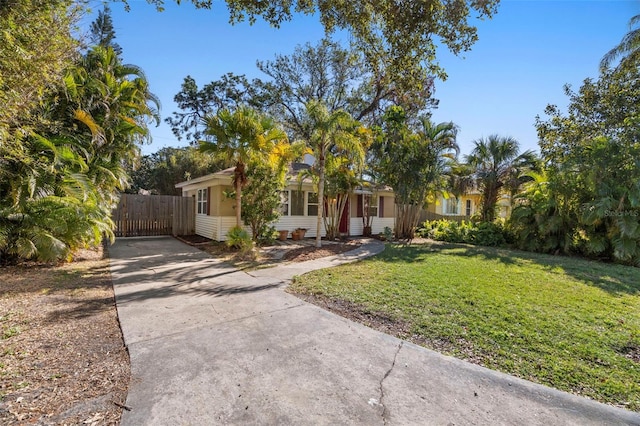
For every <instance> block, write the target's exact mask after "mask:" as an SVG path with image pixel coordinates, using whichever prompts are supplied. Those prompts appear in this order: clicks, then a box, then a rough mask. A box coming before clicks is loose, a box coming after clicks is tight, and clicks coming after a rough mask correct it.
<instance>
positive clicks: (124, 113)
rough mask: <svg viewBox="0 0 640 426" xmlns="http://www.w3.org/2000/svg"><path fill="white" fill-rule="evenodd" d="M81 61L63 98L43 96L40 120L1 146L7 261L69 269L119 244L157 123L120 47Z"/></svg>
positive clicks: (1, 250)
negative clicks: (79, 254)
mask: <svg viewBox="0 0 640 426" xmlns="http://www.w3.org/2000/svg"><path fill="white" fill-rule="evenodd" d="M47 4H48V3H47ZM52 4H54V3H53V2H52ZM34 10H36V11H37V10H40V11H51V10H57V9H55V8H53V6H42V9H34ZM23 18H24V17H23ZM40 18H41V16H40V15H38V14H36V16H35V17H34V19H40ZM62 22H64V21H62ZM76 55H77V59H76V60H75V61H74V62H73V63H68V64H67V70H66V72H65V73H64V74H59V75H58V80H57V83H58V86H57V87H56V88H55V90H54V89H50V90H49V91H48V92H46V93H45V92H41V93H42V94H43V95H44V96H43V99H42V100H41V101H40V102H39V103H38V104H37V105H32V106H31V108H30V109H29V114H27V117H37V120H31V121H30V122H28V123H27V125H26V126H20V125H17V126H14V127H13V130H10V131H9V137H7V138H6V139H4V140H3V143H2V144H0V154H1V155H0V158H1V160H0V166H1V167H0V224H1V226H0V229H1V231H0V258H2V259H4V260H10V259H15V258H23V259H31V258H35V259H39V260H56V259H62V258H66V257H69V256H70V255H71V253H72V252H73V250H75V249H76V248H78V247H81V246H84V245H87V244H98V243H99V242H100V241H101V239H102V237H103V235H105V234H106V235H108V236H109V235H111V236H112V235H113V234H112V233H111V227H112V223H111V219H110V216H111V209H112V208H113V207H114V204H115V202H116V200H117V191H119V190H123V189H124V188H125V187H126V185H127V184H128V176H127V174H126V166H127V164H131V163H132V162H133V161H135V159H136V158H137V155H138V148H137V144H139V143H141V142H143V141H145V140H146V138H147V136H148V131H147V125H148V123H149V120H150V119H153V118H157V110H156V106H157V104H156V103H155V102H154V101H155V97H154V96H153V95H152V94H151V92H150V91H149V88H148V83H147V81H146V79H145V77H144V74H143V73H142V71H141V70H140V69H139V68H138V67H135V66H132V65H125V64H123V63H122V62H121V61H120V58H119V57H118V55H116V54H115V52H114V51H113V49H112V48H111V47H110V46H107V47H100V46H96V47H94V48H91V49H90V50H89V51H88V52H87V53H86V54H84V55H79V54H78V53H77V52H76ZM47 75H48V74H47ZM51 78H52V80H51V81H53V82H55V79H54V78H53V77H51Z"/></svg>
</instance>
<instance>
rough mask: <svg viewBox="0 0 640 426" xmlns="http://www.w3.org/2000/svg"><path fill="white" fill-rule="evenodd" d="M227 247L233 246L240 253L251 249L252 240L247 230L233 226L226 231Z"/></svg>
mask: <svg viewBox="0 0 640 426" xmlns="http://www.w3.org/2000/svg"><path fill="white" fill-rule="evenodd" d="M226 244H227V247H230V248H234V249H237V250H239V251H240V253H248V252H249V251H251V250H252V249H253V241H252V240H251V236H250V235H249V233H248V232H247V231H245V230H244V229H242V228H240V227H239V226H234V227H233V228H231V229H229V231H228V232H227V242H226Z"/></svg>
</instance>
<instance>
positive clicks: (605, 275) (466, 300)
mask: <svg viewBox="0 0 640 426" xmlns="http://www.w3.org/2000/svg"><path fill="white" fill-rule="evenodd" d="M290 291H292V292H298V293H305V294H315V295H318V294H321V295H324V296H327V297H329V298H332V299H341V300H347V301H349V302H352V303H355V304H357V305H358V306H359V307H361V308H362V309H363V310H364V311H366V312H370V313H375V314H382V315H384V316H387V317H391V318H393V319H394V320H398V321H402V322H403V323H408V324H409V328H410V330H411V334H413V336H412V338H413V340H417V341H422V342H426V343H425V345H426V346H430V347H432V348H434V349H436V350H438V351H440V352H444V353H446V354H448V355H453V356H455V357H458V358H462V359H467V360H470V361H473V362H475V363H479V364H481V365H484V366H486V367H489V368H492V369H495V370H500V371H503V372H506V373H509V374H513V375H515V376H518V377H522V378H525V379H528V380H531V381H534V382H538V383H542V384H545V385H549V386H552V387H555V388H557V389H561V390H565V391H569V392H572V393H575V394H579V395H584V396H588V397H590V398H593V399H596V400H599V401H602V402H607V403H610V404H614V405H618V406H623V407H626V408H628V409H631V410H635V411H640V269H638V268H632V267H626V266H621V265H612V264H604V263H598V262H592V261H587V260H582V259H574V258H567V257H557V256H547V255H538V254H533V253H525V252H519V251H509V250H501V249H491V248H480V247H471V246H461V245H447V244H440V243H432V244H425V245H419V246H416V245H413V246H410V247H400V246H392V245H387V249H386V250H385V251H384V252H383V253H382V254H381V255H379V256H376V257H374V258H370V259H367V260H365V261H363V262H359V263H356V264H351V265H344V266H341V267H338V268H333V269H328V270H321V271H316V272H313V273H310V274H306V275H304V276H302V277H298V278H296V280H295V282H294V283H293V285H292V286H291V290H290Z"/></svg>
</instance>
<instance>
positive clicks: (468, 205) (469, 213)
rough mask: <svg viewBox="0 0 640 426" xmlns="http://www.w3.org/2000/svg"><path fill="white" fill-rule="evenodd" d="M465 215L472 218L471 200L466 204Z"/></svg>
mask: <svg viewBox="0 0 640 426" xmlns="http://www.w3.org/2000/svg"><path fill="white" fill-rule="evenodd" d="M464 214H465V215H467V216H471V200H467V203H466V209H465V213H464Z"/></svg>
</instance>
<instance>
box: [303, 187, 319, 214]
mask: <svg viewBox="0 0 640 426" xmlns="http://www.w3.org/2000/svg"><path fill="white" fill-rule="evenodd" d="M305 192H306V194H305V197H304V201H305V204H304V215H305V216H310V217H316V216H317V215H309V206H316V207H318V208H320V203H319V202H317V203H311V202H309V196H310V195H311V194H316V197H317V193H315V192H313V191H305ZM318 201H319V200H318Z"/></svg>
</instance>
